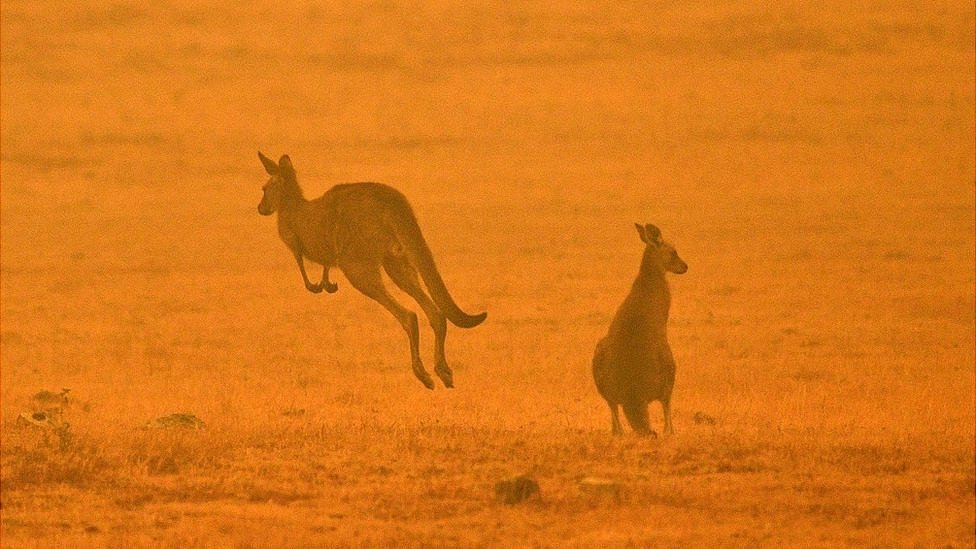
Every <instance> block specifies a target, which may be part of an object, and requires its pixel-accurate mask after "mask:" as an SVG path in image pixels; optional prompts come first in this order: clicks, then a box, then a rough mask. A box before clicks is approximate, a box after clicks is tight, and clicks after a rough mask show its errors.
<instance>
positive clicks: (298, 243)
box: [278, 215, 336, 266]
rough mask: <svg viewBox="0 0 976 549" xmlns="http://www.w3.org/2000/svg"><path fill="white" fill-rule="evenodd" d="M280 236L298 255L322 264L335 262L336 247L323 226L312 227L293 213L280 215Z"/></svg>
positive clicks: (326, 264)
mask: <svg viewBox="0 0 976 549" xmlns="http://www.w3.org/2000/svg"><path fill="white" fill-rule="evenodd" d="M278 236H279V237H281V240H282V241H283V242H284V243H285V245H286V246H288V248H289V249H290V250H291V251H292V253H294V254H296V255H301V256H304V257H306V258H308V259H309V260H311V261H314V262H316V263H318V264H320V265H323V266H328V265H331V264H332V263H334V262H335V256H336V253H335V249H334V246H333V245H332V243H331V242H329V239H328V235H327V234H326V231H324V228H322V227H312V226H309V225H308V224H307V223H302V222H301V220H300V219H299V218H296V216H291V215H279V216H278Z"/></svg>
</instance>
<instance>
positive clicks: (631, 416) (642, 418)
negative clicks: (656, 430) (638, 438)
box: [622, 402, 651, 434]
mask: <svg viewBox="0 0 976 549" xmlns="http://www.w3.org/2000/svg"><path fill="white" fill-rule="evenodd" d="M622 407H623V409H624V415H625V416H627V423H629V424H630V426H631V427H632V428H633V429H634V431H637V432H638V433H643V434H648V433H651V425H650V423H649V422H648V418H647V405H646V404H644V405H641V404H639V403H634V402H628V403H625V404H623V406H622Z"/></svg>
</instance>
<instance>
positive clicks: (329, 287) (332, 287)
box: [325, 282, 339, 294]
mask: <svg viewBox="0 0 976 549" xmlns="http://www.w3.org/2000/svg"><path fill="white" fill-rule="evenodd" d="M325 291H326V292H328V293H330V294H334V293H336V292H338V291H339V285H338V284H336V283H335V282H329V283H328V284H326V285H325Z"/></svg>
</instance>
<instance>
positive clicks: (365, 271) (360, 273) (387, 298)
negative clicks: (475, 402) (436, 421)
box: [343, 264, 434, 389]
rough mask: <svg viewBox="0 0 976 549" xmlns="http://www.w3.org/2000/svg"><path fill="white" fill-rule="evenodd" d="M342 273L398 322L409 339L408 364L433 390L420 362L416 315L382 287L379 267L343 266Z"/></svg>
mask: <svg viewBox="0 0 976 549" xmlns="http://www.w3.org/2000/svg"><path fill="white" fill-rule="evenodd" d="M343 272H344V273H345V274H346V278H347V279H349V283H350V284H352V285H353V287H354V288H356V289H357V290H359V291H360V292H362V293H363V294H364V295H366V296H367V297H369V298H371V299H373V300H375V301H376V302H377V303H379V304H380V305H382V306H383V307H384V308H385V309H386V310H387V311H390V313H391V314H393V316H394V317H396V319H397V320H398V321H399V322H400V325H401V326H403V330H404V331H405V332H407V337H408V338H409V339H410V362H411V366H412V368H413V373H414V375H416V376H417V379H419V380H420V382H421V383H423V384H424V386H425V387H427V388H428V389H433V388H434V380H433V379H432V378H431V377H430V374H429V373H427V370H425V369H424V365H423V362H421V360H420V330H419V328H418V326H417V315H416V314H415V313H414V312H413V311H411V310H409V309H406V308H404V307H403V305H400V304H399V303H398V302H397V301H396V300H395V299H393V296H391V295H390V293H389V292H388V291H387V290H386V286H384V285H383V277H382V276H381V275H380V269H379V265H375V264H352V265H344V266H343Z"/></svg>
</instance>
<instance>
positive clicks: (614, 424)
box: [607, 401, 624, 435]
mask: <svg viewBox="0 0 976 549" xmlns="http://www.w3.org/2000/svg"><path fill="white" fill-rule="evenodd" d="M607 405H608V406H610V431H611V432H612V433H613V434H614V435H619V434H621V433H623V432H624V430H623V429H621V428H620V410H619V405H618V404H617V403H615V402H614V403H611V402H610V401H607Z"/></svg>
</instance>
